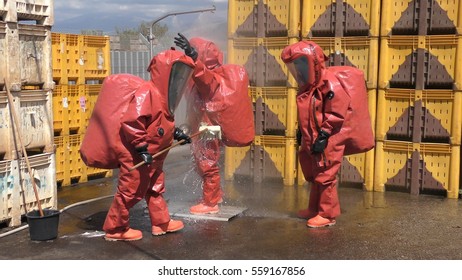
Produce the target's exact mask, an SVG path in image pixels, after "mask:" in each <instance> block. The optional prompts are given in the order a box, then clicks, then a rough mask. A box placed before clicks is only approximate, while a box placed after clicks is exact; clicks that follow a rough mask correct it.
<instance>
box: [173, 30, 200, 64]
mask: <svg viewBox="0 0 462 280" xmlns="http://www.w3.org/2000/svg"><path fill="white" fill-rule="evenodd" d="M178 36H179V37H175V45H177V46H178V47H180V48H182V49H183V50H184V53H185V54H186V55H187V56H189V57H190V58H192V59H193V60H194V61H196V59H197V51H196V50H195V49H194V48H193V47H192V46H191V44H189V41H188V39H186V37H185V36H183V34H181V33H178Z"/></svg>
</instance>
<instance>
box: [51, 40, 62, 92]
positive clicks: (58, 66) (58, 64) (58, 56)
mask: <svg viewBox="0 0 462 280" xmlns="http://www.w3.org/2000/svg"><path fill="white" fill-rule="evenodd" d="M65 47H66V36H65V35H64V34H59V33H51V53H52V68H53V80H54V81H56V82H57V83H58V84H59V81H60V80H61V78H62V77H63V76H64V75H65V65H66V64H65V59H66V58H65V56H64V53H65Z"/></svg>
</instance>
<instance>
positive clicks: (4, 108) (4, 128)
mask: <svg viewBox="0 0 462 280" xmlns="http://www.w3.org/2000/svg"><path fill="white" fill-rule="evenodd" d="M0 135H1V136H2V137H0V160H2V159H4V158H5V157H8V156H7V154H8V153H9V152H10V151H9V148H8V147H10V144H9V143H10V135H11V120H10V110H9V106H8V97H7V95H6V92H0Z"/></svg>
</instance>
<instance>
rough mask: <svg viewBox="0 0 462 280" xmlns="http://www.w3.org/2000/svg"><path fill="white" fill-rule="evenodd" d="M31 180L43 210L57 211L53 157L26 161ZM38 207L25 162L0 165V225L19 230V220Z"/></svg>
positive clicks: (8, 161)
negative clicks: (31, 173)
mask: <svg viewBox="0 0 462 280" xmlns="http://www.w3.org/2000/svg"><path fill="white" fill-rule="evenodd" d="M29 163H30V167H31V170H32V171H33V177H34V178H33V180H34V182H35V185H36V187H37V192H38V197H39V200H40V204H41V207H42V209H56V207H57V205H58V200H57V187H56V167H55V156H54V154H50V153H46V154H39V155H34V156H30V157H29ZM37 209H38V203H37V199H36V196H35V192H34V188H33V183H32V179H31V176H30V175H29V170H28V168H27V164H26V160H25V159H24V158H21V159H20V160H19V161H18V160H6V161H0V222H2V223H4V222H6V223H7V224H8V226H11V227H13V226H19V225H20V224H21V217H22V216H23V215H25V214H26V213H28V212H30V211H32V210H37Z"/></svg>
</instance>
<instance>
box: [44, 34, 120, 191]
mask: <svg viewBox="0 0 462 280" xmlns="http://www.w3.org/2000/svg"><path fill="white" fill-rule="evenodd" d="M52 51H53V80H54V82H55V84H56V86H55V92H54V94H53V113H54V116H55V117H54V119H53V124H54V135H55V139H54V142H55V145H56V150H57V153H56V161H57V181H58V182H59V183H60V185H61V186H67V185H70V184H72V183H82V182H87V181H88V180H90V179H92V178H100V177H110V176H112V170H106V169H97V168H90V167H87V166H86V165H85V164H84V163H83V162H82V160H81V158H80V154H79V148H80V145H81V143H82V139H83V136H84V134H85V131H86V128H87V126H88V122H89V119H90V117H91V113H92V112H93V108H94V106H95V103H96V100H97V98H98V94H99V91H100V90H101V86H102V82H103V80H104V78H105V77H107V76H109V74H110V45H109V37H107V36H89V35H76V34H60V33H52Z"/></svg>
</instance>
